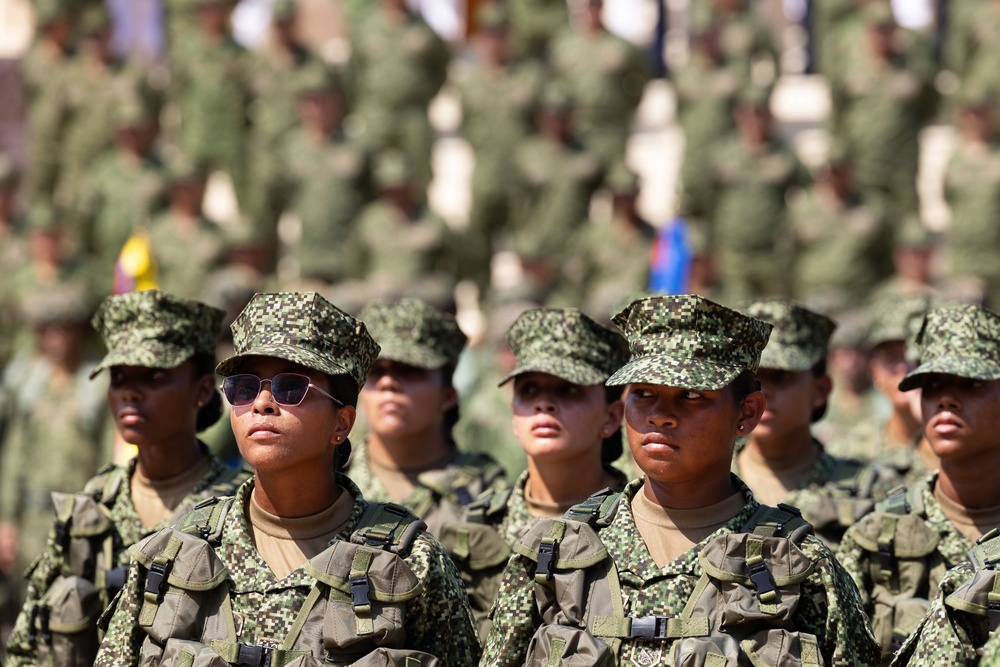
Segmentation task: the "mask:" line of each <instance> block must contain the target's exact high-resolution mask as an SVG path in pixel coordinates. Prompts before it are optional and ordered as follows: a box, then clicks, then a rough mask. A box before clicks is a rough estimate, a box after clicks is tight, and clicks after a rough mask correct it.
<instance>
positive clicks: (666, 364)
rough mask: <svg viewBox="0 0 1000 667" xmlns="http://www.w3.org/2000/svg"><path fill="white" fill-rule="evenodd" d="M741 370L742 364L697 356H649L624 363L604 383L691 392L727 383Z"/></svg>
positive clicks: (713, 388) (711, 388)
mask: <svg viewBox="0 0 1000 667" xmlns="http://www.w3.org/2000/svg"><path fill="white" fill-rule="evenodd" d="M742 370H743V367H742V366H728V365H723V364H716V363H711V362H707V361H702V360H700V359H690V358H686V357H671V356H669V355H665V354H663V355H652V356H648V357H639V358H638V359H633V360H631V361H629V362H628V363H627V364H625V365H624V366H623V367H622V368H621V369H620V370H619V371H618V372H617V373H615V374H614V375H612V376H611V377H610V378H608V381H607V382H606V384H607V385H608V386H616V385H625V384H633V383H636V382H638V383H643V384H662V385H665V386H668V387H683V388H684V389H693V390H695V391H715V390H718V389H722V388H723V387H725V386H727V385H728V384H729V383H730V382H732V381H733V380H735V379H736V376H737V375H739V374H740V371H742Z"/></svg>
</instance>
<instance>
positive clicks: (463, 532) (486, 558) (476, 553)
mask: <svg viewBox="0 0 1000 667" xmlns="http://www.w3.org/2000/svg"><path fill="white" fill-rule="evenodd" d="M438 538H439V539H440V540H441V543H442V544H443V545H444V547H445V549H447V550H448V553H449V554H451V555H453V556H456V557H458V558H460V559H463V560H464V561H465V563H466V564H467V565H468V567H469V569H470V570H485V569H487V568H491V567H496V566H498V565H503V564H504V563H505V562H507V559H508V558H510V553H511V552H510V546H509V545H508V544H507V542H506V540H504V539H503V536H502V535H501V534H500V533H499V532H498V531H497V530H496V529H495V528H493V527H492V526H487V525H485V524H481V523H449V524H445V526H444V527H443V528H442V529H441V534H440V535H439V536H438Z"/></svg>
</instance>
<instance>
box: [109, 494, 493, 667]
mask: <svg viewBox="0 0 1000 667" xmlns="http://www.w3.org/2000/svg"><path fill="white" fill-rule="evenodd" d="M337 483H338V484H340V486H341V487H342V488H344V489H345V490H346V491H347V492H348V493H350V494H351V495H352V496H353V497H354V499H355V500H354V509H353V511H352V512H351V516H350V519H348V522H347V526H346V527H345V528H344V530H343V532H341V533H340V534H339V535H338V536H337V537H335V538H334V539H333V540H331V542H330V545H331V546H332V545H334V544H336V543H337V542H340V541H342V540H348V539H349V538H350V536H351V533H352V532H353V531H354V530H355V528H357V527H358V524H359V521H360V519H361V517H362V515H363V514H364V512H365V510H366V509H367V508H368V506H369V503H368V502H367V501H366V500H365V499H364V498H363V496H362V494H361V491H360V490H359V489H358V487H357V486H355V485H354V483H353V482H351V480H350V479H348V478H347V477H345V476H343V475H338V476H337ZM253 486H254V482H253V480H250V481H248V482H246V483H245V484H243V485H242V486H240V488H239V489H238V490H237V492H236V496H235V499H234V501H233V504H232V510H231V511H229V512H228V513H227V514H226V517H225V519H224V521H223V524H222V528H221V531H222V532H221V536H220V542H219V544H218V545H217V546H215V547H214V550H215V553H216V555H217V556H218V557H219V558H220V559H221V560H222V564H223V565H224V567H225V571H224V573H225V581H224V582H223V584H222V585H224V586H227V587H228V596H229V599H230V602H231V605H232V611H233V624H234V626H235V628H236V640H237V641H240V642H245V643H246V644H254V645H257V646H269V645H273V646H277V645H279V644H281V642H282V641H283V639H284V638H285V637H286V636H287V635H289V633H290V631H291V630H292V629H293V624H295V621H296V618H297V616H298V613H299V611H300V610H301V609H302V608H303V606H304V604H305V603H306V601H307V597H309V595H310V590H311V589H315V588H316V584H317V579H316V578H315V577H313V576H312V575H310V574H308V573H307V570H306V568H307V567H308V566H310V565H315V562H316V561H317V560H319V559H322V558H323V556H324V554H326V555H327V556H326V557H327V558H330V556H329V554H330V550H329V549H327V550H326V551H324V552H323V554H320V555H319V556H317V557H315V558H314V559H313V560H312V561H309V562H307V563H306V564H304V565H303V566H302V567H300V568H298V569H296V570H295V571H293V572H291V573H290V574H289V575H288V576H286V577H285V578H283V579H281V580H278V579H276V578H275V575H274V572H273V571H272V570H271V568H269V567H268V565H267V563H265V562H264V559H263V558H262V557H261V555H260V553H259V552H258V551H257V548H256V547H255V546H254V541H253V534H252V532H251V529H250V526H249V524H248V520H247V509H246V507H247V503H248V502H249V499H250V494H251V492H252V491H253ZM404 560H405V563H406V565H408V566H409V568H410V570H411V571H412V573H413V575H415V577H416V579H417V582H418V584H417V586H418V588H419V589H420V591H421V592H420V593H419V594H418V595H417V596H416V597H414V598H412V599H410V600H409V601H408V602H407V603H406V613H405V625H404V630H405V637H404V638H402V641H403V643H404V648H407V649H412V650H419V651H424V652H426V653H430V654H432V655H434V656H436V657H437V658H438V659H439V660H440V661H441V664H442V665H449V666H454V667H458V666H460V665H471V664H474V663H475V661H476V659H477V658H478V657H479V644H478V641H477V639H476V633H475V630H474V628H473V624H472V614H471V612H470V611H469V607H468V603H467V602H466V599H465V595H464V592H463V591H462V585H461V583H460V581H459V577H458V573H457V572H456V570H455V566H454V564H453V563H452V562H451V560H450V559H449V558H448V556H447V554H445V552H444V550H443V549H442V548H441V545H440V544H439V543H438V542H437V540H435V539H433V538H431V537H430V536H428V535H427V534H426V533H424V532H423V531H421V532H420V533H419V534H418V535H417V537H416V538H415V540H414V541H413V543H412V545H411V547H410V549H409V552H408V553H407V554H406V555H405V556H404ZM317 570H318V571H323V567H322V563H320V565H319V567H318V568H317V567H312V568H311V570H310V571H317ZM145 579H146V576H145V570H144V569H143V568H133V569H132V571H131V572H130V574H129V580H128V583H127V585H126V587H125V589H124V590H123V591H122V593H121V595H120V597H119V599H118V603H117V608H116V609H115V610H114V616H113V617H112V618H111V621H110V626H109V628H108V631H107V635H106V636H105V639H104V643H103V644H102V645H101V651H100V653H99V654H98V656H97V662H96V663H95V664H96V665H100V667H112V666H122V665H138V664H139V663H140V661H141V660H142V655H140V653H141V650H142V646H143V642H144V640H146V639H147V635H146V632H145V631H144V630H143V627H142V626H141V625H140V610H141V608H142V607H143V599H144V596H143V590H144V586H145V581H144V580H145ZM320 622H321V623H322V621H320ZM313 630H315V629H312V630H311V629H310V628H304V629H303V632H302V635H300V636H312V635H316V634H318V633H317V632H313ZM194 631H195V632H196V633H197V632H199V629H198V628H194ZM310 633H311V634H310ZM313 638H314V639H315V637H313ZM180 639H188V638H187V637H180ZM192 639H195V640H198V639H199V637H193V638H192ZM314 652H315V651H314ZM316 657H317V658H320V659H322V658H323V656H322V654H320V655H317V656H316Z"/></svg>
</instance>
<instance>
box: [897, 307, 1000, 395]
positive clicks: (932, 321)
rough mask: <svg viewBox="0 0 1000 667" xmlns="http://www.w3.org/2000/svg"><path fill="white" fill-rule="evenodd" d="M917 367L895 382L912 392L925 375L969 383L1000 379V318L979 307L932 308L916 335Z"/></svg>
mask: <svg viewBox="0 0 1000 667" xmlns="http://www.w3.org/2000/svg"><path fill="white" fill-rule="evenodd" d="M917 346H918V348H919V354H920V365H919V366H917V367H916V368H915V369H914V370H912V371H910V372H909V373H908V374H907V375H906V377H904V378H903V381H902V382H900V383H899V389H900V391H909V390H911V389H916V388H917V387H919V386H920V385H921V383H922V382H923V376H924V375H927V374H929V373H945V374H947V375H957V376H958V377H963V378H970V379H972V380H1000V315H998V314H997V313H994V312H993V311H992V310H987V309H986V308H983V307H982V306H976V305H969V304H963V305H958V306H944V307H941V308H934V309H932V310H930V311H928V313H927V314H926V315H925V316H924V321H923V325H922V326H921V327H920V333H918V334H917Z"/></svg>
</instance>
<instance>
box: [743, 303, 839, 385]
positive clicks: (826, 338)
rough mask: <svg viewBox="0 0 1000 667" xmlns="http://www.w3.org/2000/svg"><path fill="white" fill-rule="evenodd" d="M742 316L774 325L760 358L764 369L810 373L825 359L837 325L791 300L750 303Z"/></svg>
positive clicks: (744, 306)
mask: <svg viewBox="0 0 1000 667" xmlns="http://www.w3.org/2000/svg"><path fill="white" fill-rule="evenodd" d="M739 310H740V312H742V313H744V314H746V315H749V316H750V317H755V318H757V319H758V320H762V321H764V322H767V323H769V324H771V325H772V326H773V327H774V329H772V330H771V337H770V338H769V339H768V341H767V346H766V347H765V348H764V351H763V352H762V353H761V355H760V366H761V368H775V369H778V370H782V371H807V370H809V369H810V368H812V367H813V366H815V365H816V362H818V361H820V360H821V359H823V358H825V357H826V355H827V348H828V347H829V344H830V336H831V335H832V334H833V330H834V329H836V328H837V324H836V323H835V322H834V321H833V320H831V319H830V318H829V317H827V316H826V315H820V314H819V313H816V312H813V311H811V310H809V309H808V308H804V307H802V306H800V305H799V304H797V303H795V302H794V301H790V300H788V299H764V300H760V301H751V302H748V303H745V304H743V305H741V306H740V307H739Z"/></svg>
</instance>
